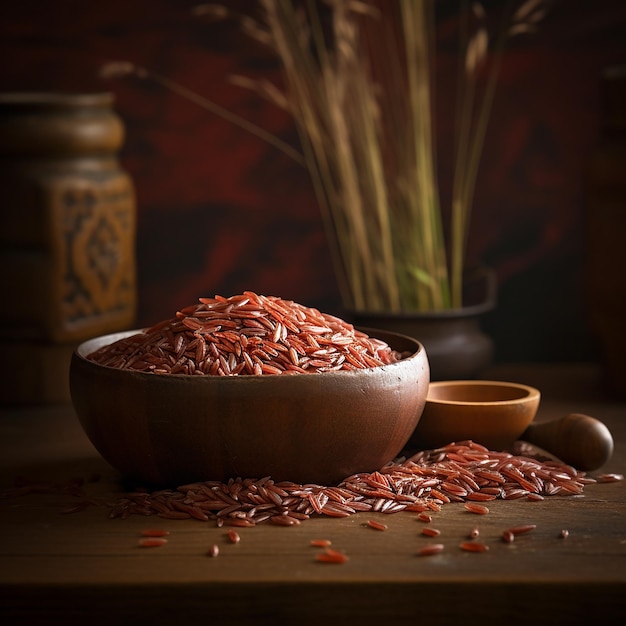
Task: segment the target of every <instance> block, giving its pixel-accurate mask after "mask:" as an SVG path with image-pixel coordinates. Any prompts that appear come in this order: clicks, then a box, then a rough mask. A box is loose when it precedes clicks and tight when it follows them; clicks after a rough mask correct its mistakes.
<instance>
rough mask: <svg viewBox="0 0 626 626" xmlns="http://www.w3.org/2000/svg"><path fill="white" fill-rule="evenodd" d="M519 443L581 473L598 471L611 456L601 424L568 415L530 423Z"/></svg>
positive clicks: (608, 439)
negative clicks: (554, 457) (530, 445)
mask: <svg viewBox="0 0 626 626" xmlns="http://www.w3.org/2000/svg"><path fill="white" fill-rule="evenodd" d="M520 439H523V440H524V441H527V442H528V443H531V444H533V445H536V446H539V447H540V448H543V449H544V450H546V452H549V453H551V454H553V455H554V456H556V457H557V458H559V459H560V460H561V461H563V462H564V463H567V464H568V465H572V466H574V467H575V468H576V469H579V470H582V471H588V470H594V469H598V468H599V467H601V466H602V465H604V464H605V463H606V462H607V461H608V460H609V459H610V458H611V455H612V454H613V437H612V436H611V432H610V431H609V429H608V428H607V427H606V426H605V425H604V424H603V423H602V422H601V421H599V420H597V419H595V418H594V417H590V416H589V415H583V414H582V413H570V414H569V415H565V416H564V417H561V418H560V419H556V420H553V421H550V422H536V423H535V422H533V423H532V424H530V426H529V427H528V428H527V429H526V430H525V431H524V433H523V434H522V435H521V437H520Z"/></svg>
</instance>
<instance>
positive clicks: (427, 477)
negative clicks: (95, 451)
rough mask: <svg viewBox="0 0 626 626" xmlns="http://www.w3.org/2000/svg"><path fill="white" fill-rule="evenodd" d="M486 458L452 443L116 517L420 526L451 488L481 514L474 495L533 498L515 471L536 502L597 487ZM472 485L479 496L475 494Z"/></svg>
mask: <svg viewBox="0 0 626 626" xmlns="http://www.w3.org/2000/svg"><path fill="white" fill-rule="evenodd" d="M476 450H480V451H481V454H480V458H477V457H476V454H475V452H476ZM482 450H484V449H483V447H482V446H478V444H475V443H474V442H472V441H466V442H460V443H453V444H449V445H447V446H444V447H442V448H438V449H436V450H429V451H422V452H419V453H417V454H415V455H414V456H412V457H410V458H400V459H396V460H394V461H392V462H390V463H389V464H387V465H385V466H384V467H383V468H381V469H380V470H378V471H376V472H372V473H367V472H365V473H359V474H354V475H352V476H349V477H347V478H346V479H344V480H343V481H342V482H341V483H340V484H338V485H335V486H323V485H317V484H307V485H300V484H297V483H293V482H287V481H285V482H279V483H276V482H274V481H273V480H272V479H271V478H270V477H267V476H266V477H264V478H261V479H253V478H246V479H243V478H233V479H230V480H229V481H228V482H227V483H222V482H220V481H205V482H198V483H191V484H187V485H181V486H180V487H178V488H177V489H162V490H159V491H155V492H152V493H150V492H148V491H140V490H139V491H135V492H133V493H127V494H125V495H124V496H122V497H120V498H119V500H118V501H117V502H115V503H113V504H112V505H111V510H110V516H111V517H119V518H122V519H124V518H126V517H128V516H129V515H133V514H142V515H150V514H152V515H158V516H160V517H162V518H165V519H189V518H194V519H198V520H200V521H207V520H213V521H215V522H216V523H217V524H218V525H221V524H227V525H228V526H235V527H246V526H255V525H257V524H262V523H272V524H278V525H284V526H293V525H297V524H299V523H300V522H301V521H304V520H307V519H309V518H310V517H313V516H328V517H349V516H351V515H353V514H354V513H357V512H361V511H363V512H367V511H370V512H380V513H385V514H392V513H396V512H399V511H408V512H416V513H417V519H419V520H420V521H423V522H425V523H429V522H430V521H432V515H431V514H430V513H429V512H426V511H437V510H440V509H441V507H442V504H441V503H440V500H439V498H438V497H437V496H438V495H439V494H440V492H442V491H443V490H444V489H448V490H449V493H452V491H455V489H454V487H451V486H452V485H462V486H463V489H464V490H466V491H467V495H466V496H460V495H456V496H455V498H454V500H453V502H464V506H465V507H466V508H468V509H469V510H472V511H474V512H476V513H484V512H486V510H487V508H486V507H485V506H484V505H482V504H479V503H477V502H475V501H473V500H472V496H473V494H475V493H481V492H482V491H483V490H484V489H488V488H494V487H497V489H498V490H499V491H498V493H499V495H498V496H495V495H494V498H497V499H502V500H504V499H511V498H515V497H518V496H520V494H521V495H523V496H524V497H527V496H528V495H529V494H528V492H527V491H526V490H525V489H522V488H520V487H519V484H520V483H519V480H518V479H519V476H518V475H517V473H516V472H508V474H510V475H511V476H515V479H511V478H506V479H504V482H502V479H501V478H500V477H499V476H502V477H504V476H505V475H506V474H505V473H503V472H502V469H504V468H507V467H511V468H515V469H516V470H517V472H519V474H520V475H521V476H522V478H523V479H524V480H525V481H527V482H530V481H531V480H533V481H534V489H537V493H536V495H543V496H571V495H574V494H575V493H578V492H579V490H582V489H583V487H584V486H585V485H587V484H589V483H592V482H595V481H594V479H592V478H589V477H587V476H586V475H585V473H584V472H579V471H577V470H574V469H573V468H569V466H564V465H563V464H560V463H557V462H554V461H545V460H538V459H532V458H530V457H528V456H515V455H513V454H511V453H507V452H489V451H487V452H483V451H482ZM485 470H490V472H497V473H498V475H496V474H495V473H486V472H485ZM540 476H541V478H540ZM444 483H445V484H446V487H443V484H444ZM472 485H475V487H476V488H477V489H478V491H473V489H474V487H473V486H472ZM433 491H434V495H433ZM457 491H458V493H460V491H459V490H457ZM443 506H445V504H444V505H443ZM513 530H515V529H513ZM472 532H474V531H472Z"/></svg>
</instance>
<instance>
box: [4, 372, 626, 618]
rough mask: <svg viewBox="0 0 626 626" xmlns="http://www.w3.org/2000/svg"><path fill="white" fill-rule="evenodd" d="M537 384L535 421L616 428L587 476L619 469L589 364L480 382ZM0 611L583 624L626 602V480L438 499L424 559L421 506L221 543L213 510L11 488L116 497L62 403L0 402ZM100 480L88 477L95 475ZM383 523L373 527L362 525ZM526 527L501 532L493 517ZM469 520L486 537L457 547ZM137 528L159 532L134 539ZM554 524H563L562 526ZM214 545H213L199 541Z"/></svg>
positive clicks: (624, 415)
mask: <svg viewBox="0 0 626 626" xmlns="http://www.w3.org/2000/svg"><path fill="white" fill-rule="evenodd" d="M487 377H489V378H493V379H499V380H509V381H516V382H523V383H526V384H530V385H534V386H537V387H538V388H539V389H540V390H541V391H542V402H541V406H540V410H539V414H538V417H537V419H538V420H544V419H552V418H556V417H560V416H561V415H563V414H565V413H568V412H583V413H588V414H590V415H593V416H595V417H597V418H599V419H601V420H602V421H603V422H604V423H605V424H606V425H607V426H608V427H609V428H610V430H611V432H612V434H613V437H614V439H615V451H614V454H613V457H612V459H611V460H610V461H609V462H608V463H607V464H606V465H605V466H604V467H603V468H601V469H600V470H598V471H597V472H590V475H598V474H600V473H623V472H624V471H625V470H626V404H625V403H623V402H622V403H620V402H614V401H610V400H608V399H606V398H604V397H603V395H602V393H601V391H600V388H599V384H598V373H597V369H596V368H595V367H594V366H592V365H585V364H574V365H572V364H568V365H532V366H512V365H511V366H502V367H499V368H495V369H494V370H493V371H491V372H488V376H485V378H487ZM0 454H1V456H0V491H3V492H4V497H1V498H0V508H1V513H0V623H2V624H6V625H9V624H10V625H13V624H29V625H30V624H38V623H41V624H53V623H62V624H88V625H90V624H107V625H112V624H114V625H116V626H117V625H120V624H133V625H134V624H166V623H167V624H170V623H173V622H174V623H176V624H181V625H182V624H183V623H184V624H185V625H186V626H187V625H191V624H194V625H195V624H198V623H202V624H248V623H252V622H254V623H261V624H266V623H267V624H270V623H271V624H287V625H289V624H309V623H310V624H313V623H330V622H332V623H345V622H347V621H348V620H349V621H350V622H351V623H355V624H361V623H380V622H381V621H382V620H392V619H396V620H397V619H406V620H411V623H417V622H418V620H420V621H422V620H424V622H425V623H431V624H433V623H434V624H451V623H453V621H454V620H461V619H462V620H463V623H464V624H479V623H480V624H483V623H486V622H489V623H494V624H497V623H503V624H505V623H506V624H511V625H512V624H522V623H524V624H551V625H554V624H567V625H572V624H583V623H584V624H590V623H593V624H595V623H598V622H599V621H600V620H602V619H605V620H606V619H616V618H617V617H618V616H619V615H621V614H623V613H624V609H626V482H624V481H621V482H614V483H607V484H591V485H588V486H586V487H585V491H584V495H582V496H573V497H561V496H553V497H548V498H546V499H545V500H543V501H540V502H531V501H527V500H513V501H495V502H490V503H489V508H490V513H489V514H488V515H483V516H478V515H475V514H472V513H469V512H468V511H466V510H465V509H464V508H463V505H462V504H459V503H451V504H446V505H444V507H443V508H442V510H441V511H440V512H438V513H435V514H434V516H433V517H434V519H433V522H432V525H433V526H435V525H436V527H437V528H438V529H439V530H441V536H440V537H439V538H438V539H437V541H440V542H441V543H444V544H445V545H446V549H445V550H444V551H443V552H442V553H441V554H440V555H437V556H431V557H419V556H417V555H416V552H417V550H418V549H419V548H420V547H422V546H423V545H425V544H426V543H427V542H429V541H432V540H429V539H428V538H426V537H424V536H422V535H421V534H420V531H421V530H422V527H423V523H422V522H420V521H418V519H417V514H416V513H407V512H401V513H395V514H391V515H385V514H380V513H379V514H371V513H359V514H356V515H353V516H351V517H348V518H344V519H333V518H315V519H310V520H307V521H304V522H303V523H302V524H300V525H298V526H292V527H278V526H273V525H267V524H265V525H261V526H257V527H255V528H244V529H241V530H240V532H239V534H240V536H241V541H240V542H239V543H235V544H234V543H230V542H229V541H228V540H227V538H226V529H225V528H218V527H217V526H216V525H215V523H214V522H209V523H206V522H201V521H197V520H180V521H166V520H161V519H159V518H156V517H150V518H146V517H139V516H131V517H129V518H128V519H125V520H122V519H110V518H109V509H108V508H107V507H106V506H92V507H89V508H87V509H85V510H83V511H80V512H77V513H73V514H69V513H63V511H64V510H65V509H67V508H68V507H71V506H72V504H74V503H75V501H76V498H75V497H73V496H72V495H71V494H70V493H67V492H64V491H63V490H60V491H55V492H50V493H32V494H28V495H23V496H14V495H11V496H10V497H9V496H7V493H12V492H11V487H12V486H13V485H14V484H15V481H16V479H17V478H18V477H23V478H25V479H29V480H35V481H53V482H55V483H56V484H59V485H66V484H68V483H70V482H71V481H72V480H73V479H75V478H82V479H85V480H87V483H86V485H85V488H86V490H87V491H88V493H89V494H90V495H93V496H94V497H98V498H103V499H105V500H106V499H109V500H115V499H116V498H118V497H119V496H120V494H121V493H123V489H122V487H121V486H120V482H119V476H118V475H117V474H116V472H115V471H114V470H112V469H111V468H110V467H109V466H108V465H107V464H106V463H105V462H104V461H103V460H102V459H101V458H100V457H99V455H98V454H97V452H96V451H95V450H94V449H93V447H92V446H91V444H90V443H89V441H88V440H87V439H86V437H85V435H84V434H83V432H82V430H81V428H80V426H79V424H78V421H77V419H76V417H75V415H74V412H73V410H72V408H71V407H66V406H59V407H47V408H31V409H6V408H5V409H3V410H2V413H1V414H0ZM96 475H99V476H100V479H99V480H98V481H97V482H89V480H90V478H91V477H94V476H96ZM369 519H378V520H380V521H383V522H384V523H385V524H387V526H388V529H387V530H386V531H384V532H381V531H377V530H374V529H372V528H369V527H368V526H367V525H366V522H367V521H368V520H369ZM520 524H536V528H535V530H534V531H532V532H531V533H528V534H527V535H520V536H518V537H517V539H516V540H515V541H514V542H513V543H510V544H507V543H505V542H503V541H502V540H501V533H502V531H503V530H504V529H506V528H508V527H510V526H514V525H520ZM474 526H478V527H479V530H480V533H481V534H480V537H481V539H482V540H483V541H484V542H486V543H488V544H489V546H490V549H489V551H488V552H484V553H476V554H474V553H468V552H464V551H462V550H460V549H459V544H460V543H461V541H463V540H465V538H466V537H467V534H468V533H469V531H470V530H471V529H472V528H473V527H474ZM148 527H160V528H167V529H168V530H169V531H170V535H169V537H168V539H169V541H168V543H167V544H166V545H165V546H162V547H159V548H140V547H138V538H139V536H140V533H141V531H142V530H143V529H145V528H148ZM562 529H567V530H568V531H569V536H568V537H567V538H562V537H560V533H561V530H562ZM319 538H324V539H329V540H331V541H332V545H333V547H335V548H337V549H339V550H342V551H345V553H346V554H347V555H348V556H349V560H348V561H347V562H346V563H344V564H324V563H319V562H317V561H316V560H315V554H316V552H317V550H318V549H316V548H314V547H311V545H310V541H311V540H312V539H319ZM213 544H218V545H219V548H220V553H219V555H218V556H217V557H211V556H209V554H208V553H209V549H210V547H211V546H212V545H213Z"/></svg>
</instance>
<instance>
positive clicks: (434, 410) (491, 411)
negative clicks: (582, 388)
mask: <svg viewBox="0 0 626 626" xmlns="http://www.w3.org/2000/svg"><path fill="white" fill-rule="evenodd" d="M540 397H541V394H540V392H539V390H538V389H535V388H534V387H529V386H528V385H522V384H519V383H509V382H500V381H487V380H453V381H438V382H433V383H431V384H430V385H429V388H428V395H427V398H426V405H425V407H424V411H423V413H422V416H421V418H420V421H419V422H418V424H417V427H416V429H415V431H414V432H413V435H412V436H411V439H410V440H409V445H411V446H415V447H417V448H420V449H430V448H437V447H440V446H443V445H446V444H448V443H450V442H452V441H463V440H466V439H471V440H473V441H475V442H477V443H481V444H483V445H485V446H487V447H488V448H490V449H492V450H506V449H509V448H510V447H511V446H512V445H513V443H514V442H515V441H517V440H519V439H522V440H524V441H526V442H528V443H530V444H532V445H535V446H538V447H540V448H542V449H543V450H545V451H546V452H548V453H549V454H551V455H553V456H555V457H557V458H559V459H560V460H561V461H563V462H564V463H567V464H569V465H573V466H574V467H576V468H577V469H579V470H582V471H588V470H593V469H597V468H599V467H601V466H602V465H604V463H606V462H607V461H608V460H609V459H610V457H611V455H612V453H613V438H612V436H611V433H610V432H609V429H608V428H607V427H606V426H605V425H604V424H603V423H602V422H600V421H599V420H597V419H595V418H593V417H590V416H588V415H582V414H580V413H572V414H570V415H566V416H565V417H562V418H560V419H557V420H554V421H550V422H533V420H534V418H535V415H536V413H537V409H538V407H539V401H540Z"/></svg>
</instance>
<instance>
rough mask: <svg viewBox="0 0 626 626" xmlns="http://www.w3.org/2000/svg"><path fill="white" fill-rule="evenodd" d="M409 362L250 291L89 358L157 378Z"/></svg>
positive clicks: (336, 321) (211, 301) (344, 326)
mask: <svg viewBox="0 0 626 626" xmlns="http://www.w3.org/2000/svg"><path fill="white" fill-rule="evenodd" d="M402 356H403V355H401V354H399V353H397V352H395V351H394V350H392V349H391V348H390V347H389V346H388V345H387V344H386V343H385V342H383V341H381V340H379V339H375V338H372V337H369V336H368V335H367V334H365V333H363V332H361V331H358V330H356V329H355V328H354V326H352V324H349V323H348V322H345V321H344V320H342V319H340V318H337V317H335V316H332V315H329V314H327V313H321V312H320V311H318V310H317V309H314V308H310V307H306V306H303V305H301V304H298V303H296V302H293V301H290V300H281V299H280V298H278V297H275V296H262V295H257V294H255V293H253V292H251V291H244V292H243V294H241V295H235V296H231V297H230V298H225V297H223V296H215V297H214V298H200V299H199V303H198V304H195V305H191V306H187V307H185V308H183V309H182V310H180V311H178V312H177V313H176V316H175V317H174V318H172V319H168V320H164V321H162V322H159V323H158V324H155V325H154V326H152V327H151V328H148V329H146V330H144V331H142V332H139V333H136V334H134V335H132V336H130V337H125V338H123V339H119V340H118V341H115V342H113V343H111V344H109V345H106V346H103V347H101V348H100V349H98V350H96V351H94V352H92V353H91V354H89V355H88V356H87V358H88V359H90V360H91V361H94V362H96V363H99V364H101V365H105V366H108V367H114V368H119V369H128V370H135V371H141V372H147V373H153V374H179V375H180V374H183V375H219V376H237V375H254V376H259V375H266V376H267V375H270V376H271V375H279V374H310V373H320V372H330V371H338V370H353V369H363V368H369V367H377V366H380V365H386V364H389V363H393V362H395V361H397V360H399V359H401V358H402Z"/></svg>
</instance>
